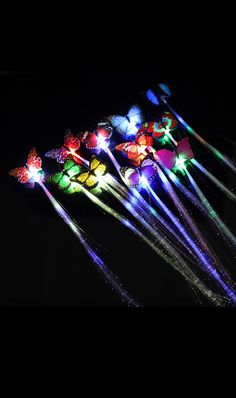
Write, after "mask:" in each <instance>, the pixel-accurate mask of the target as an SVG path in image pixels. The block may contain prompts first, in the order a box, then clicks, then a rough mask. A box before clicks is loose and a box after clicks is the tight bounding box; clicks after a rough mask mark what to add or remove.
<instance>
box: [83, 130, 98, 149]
mask: <svg viewBox="0 0 236 398" xmlns="http://www.w3.org/2000/svg"><path fill="white" fill-rule="evenodd" d="M85 142H86V148H88V149H94V148H96V147H97V146H98V137H97V134H95V133H88V135H87V137H86V141H85Z"/></svg>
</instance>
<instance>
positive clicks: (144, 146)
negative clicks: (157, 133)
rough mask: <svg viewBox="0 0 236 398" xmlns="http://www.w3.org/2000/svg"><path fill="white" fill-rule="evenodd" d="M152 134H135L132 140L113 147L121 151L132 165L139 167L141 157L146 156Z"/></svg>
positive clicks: (150, 144)
mask: <svg viewBox="0 0 236 398" xmlns="http://www.w3.org/2000/svg"><path fill="white" fill-rule="evenodd" d="M152 145H153V138H152V136H150V135H148V134H146V133H142V134H140V135H137V136H136V138H135V141H134V142H124V143H122V144H119V145H117V146H116V147H115V149H116V150H117V151H122V152H123V153H125V154H126V155H127V157H128V159H129V160H130V161H131V163H132V164H133V165H134V166H137V167H139V166H140V164H141V162H142V161H143V159H144V158H145V157H146V156H147V153H149V151H148V147H152Z"/></svg>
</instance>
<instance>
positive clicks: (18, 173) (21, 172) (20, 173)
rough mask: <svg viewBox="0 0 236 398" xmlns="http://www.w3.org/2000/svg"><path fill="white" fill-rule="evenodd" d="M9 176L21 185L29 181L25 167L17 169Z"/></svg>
mask: <svg viewBox="0 0 236 398" xmlns="http://www.w3.org/2000/svg"><path fill="white" fill-rule="evenodd" d="M9 175H10V176H13V177H16V178H17V179H18V181H19V182H20V183H21V184H26V183H27V182H28V181H29V177H30V176H29V172H28V170H27V168H26V167H17V168H15V169H13V170H11V171H10V172H9Z"/></svg>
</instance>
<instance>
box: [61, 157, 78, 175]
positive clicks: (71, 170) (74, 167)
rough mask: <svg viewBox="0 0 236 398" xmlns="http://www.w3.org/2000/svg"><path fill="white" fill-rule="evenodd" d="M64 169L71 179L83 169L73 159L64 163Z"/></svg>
mask: <svg viewBox="0 0 236 398" xmlns="http://www.w3.org/2000/svg"><path fill="white" fill-rule="evenodd" d="M63 169H64V171H65V172H66V173H67V174H68V175H69V176H70V177H73V176H74V175H77V174H79V173H80V172H81V167H80V166H79V165H78V164H77V163H76V162H75V161H74V160H73V159H68V160H67V161H66V162H65V163H64V168H63Z"/></svg>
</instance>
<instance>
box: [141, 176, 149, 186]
mask: <svg viewBox="0 0 236 398" xmlns="http://www.w3.org/2000/svg"><path fill="white" fill-rule="evenodd" d="M140 182H141V184H142V185H143V186H145V187H146V186H148V180H147V179H146V178H145V177H144V176H141V177H140Z"/></svg>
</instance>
